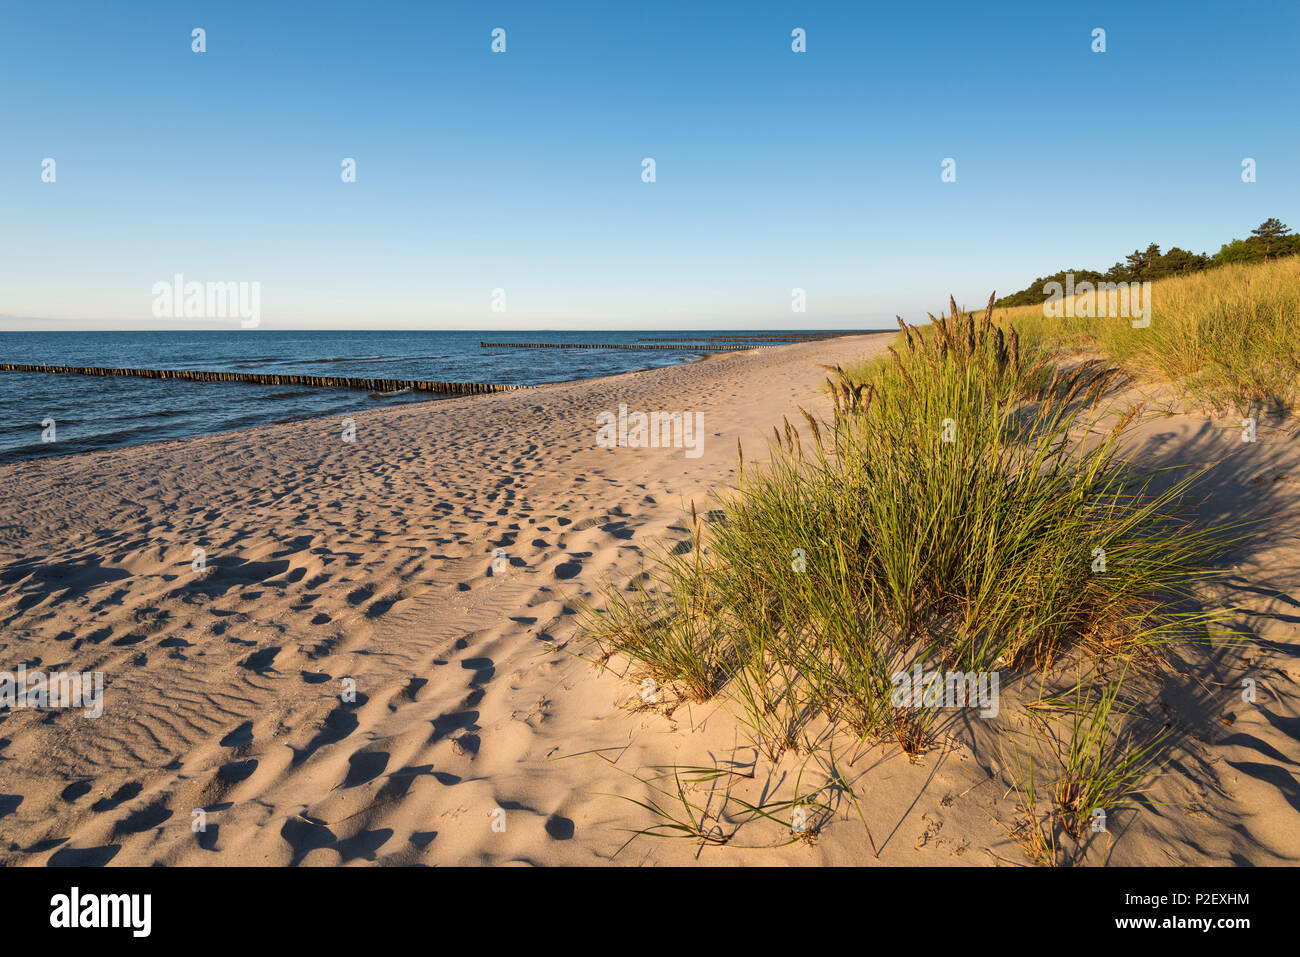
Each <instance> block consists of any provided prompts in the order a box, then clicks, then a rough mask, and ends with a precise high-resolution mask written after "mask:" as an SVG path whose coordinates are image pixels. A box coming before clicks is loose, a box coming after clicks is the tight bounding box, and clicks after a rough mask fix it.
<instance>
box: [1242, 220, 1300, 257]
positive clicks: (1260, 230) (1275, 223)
mask: <svg viewBox="0 0 1300 957" xmlns="http://www.w3.org/2000/svg"><path fill="white" fill-rule="evenodd" d="M1290 234H1291V230H1290V229H1289V228H1288V227H1287V226H1286V224H1285V223H1283V222H1282V221H1281V220H1280V219H1277V218H1276V217H1273V216H1270V217H1269V218H1268V219H1266V220H1264V221H1263V222H1262V223H1260V224H1259V225H1258V226H1256V227H1255V228H1254V229H1252V230H1251V231H1250V239H1249V240H1247V242H1251V243H1254V244H1255V245H1256V246H1258V247H1259V248H1260V249H1261V250H1262V251H1263V253H1264V257H1265V258H1266V259H1272V258H1273V257H1274V256H1283V255H1286V253H1288V252H1289V251H1290V249H1291V241H1290V239H1289V236H1290Z"/></svg>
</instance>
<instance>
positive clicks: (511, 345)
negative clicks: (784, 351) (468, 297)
mask: <svg viewBox="0 0 1300 957" xmlns="http://www.w3.org/2000/svg"><path fill="white" fill-rule="evenodd" d="M766 344H767V343H749V344H745V345H730V344H727V343H712V342H691V343H684V344H682V345H643V346H640V345H635V344H630V343H626V342H617V343H614V342H610V343H603V342H480V343H479V344H478V346H479V348H480V349H634V350H636V351H638V352H644V351H645V350H648V349H670V350H673V351H676V352H731V351H733V350H736V349H756V348H758V347H759V346H760V345H766ZM771 345H778V343H771Z"/></svg>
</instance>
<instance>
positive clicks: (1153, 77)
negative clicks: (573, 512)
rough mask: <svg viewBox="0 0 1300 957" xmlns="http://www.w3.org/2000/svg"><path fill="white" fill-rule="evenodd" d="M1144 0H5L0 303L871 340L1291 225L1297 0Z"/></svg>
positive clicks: (335, 323)
mask: <svg viewBox="0 0 1300 957" xmlns="http://www.w3.org/2000/svg"><path fill="white" fill-rule="evenodd" d="M1137 6H1138V5H1135V4H1132V3H1092V4H1073V3H1070V4H1056V3H1050V4H1049V3H1042V2H1041V0H1040V2H1038V3H1001V4H998V3H990V4H971V3H951V4H949V3H935V2H927V3H917V4H910V3H904V4H876V3H872V4H867V3H862V2H859V3H816V2H813V3H767V2H762V0H754V2H746V3H712V4H706V3H675V2H654V3H644V4H643V3H628V4H621V3H619V4H615V3H609V2H604V3H560V2H556V3H545V4H543V3H537V2H535V0H533V2H527V3H471V2H456V3H409V4H408V3H347V4H335V3H329V2H310V3H241V2H223V3H203V4H187V3H178V2H166V3H130V4H105V3H102V2H86V3H60V2H42V3H26V4H17V3H14V4H9V5H7V8H6V10H5V12H4V14H3V25H2V28H0V315H4V316H9V317H43V318H53V319H63V320H75V321H77V322H78V323H79V324H80V325H81V326H83V327H87V328H102V327H107V326H115V327H116V326H122V325H124V324H126V323H129V322H133V321H137V320H149V319H150V306H151V303H152V292H151V288H152V286H153V284H154V283H156V282H159V281H163V280H170V279H171V277H172V276H173V275H174V274H176V273H181V274H183V275H184V276H185V278H186V279H187V280H198V281H220V282H226V281H247V282H254V281H255V282H259V283H260V284H261V299H262V316H263V326H265V327H267V328H275V327H277V326H279V327H283V326H290V325H297V326H302V325H309V326H320V327H330V328H336V327H346V328H398V327H408V326H422V327H430V328H437V327H446V328H459V329H478V328H484V329H486V328H501V327H507V328H592V329H597V328H599V329H625V328H689V327H692V326H702V327H706V328H723V327H749V328H753V327H777V328H799V327H807V328H830V327H841V326H849V327H882V326H886V325H892V317H893V316H894V314H895V313H902V314H903V315H904V317H906V318H909V319H912V320H915V319H917V318H919V317H923V315H924V311H925V310H926V309H931V310H937V308H938V307H939V306H940V305H941V304H942V303H944V302H946V300H947V296H948V294H949V292H952V293H955V294H956V295H957V298H958V300H959V302H965V303H968V304H971V305H974V304H977V303H979V304H982V303H983V301H984V300H985V299H986V298H987V296H988V293H989V292H990V291H991V290H993V289H994V288H996V289H998V290H1000V291H1001V292H1004V293H1006V292H1011V291H1014V290H1016V289H1019V288H1023V287H1024V286H1026V285H1028V283H1029V282H1030V281H1031V280H1033V279H1034V278H1035V277H1037V276H1040V275H1045V274H1048V273H1050V272H1053V271H1055V270H1057V269H1060V268H1063V267H1071V266H1076V267H1093V268H1097V267H1100V268H1104V267H1106V266H1108V265H1110V264H1111V263H1113V262H1114V261H1116V260H1117V259H1119V258H1121V257H1122V255H1123V254H1124V253H1125V252H1127V251H1130V250H1132V249H1133V248H1135V247H1138V246H1141V247H1145V246H1146V244H1147V243H1149V242H1153V241H1154V242H1158V243H1160V244H1161V245H1162V246H1164V247H1167V246H1170V245H1175V244H1177V245H1180V246H1183V247H1184V248H1191V249H1193V250H1194V251H1197V252H1199V251H1208V252H1211V253H1212V252H1215V251H1216V250H1217V249H1218V247H1219V245H1220V243H1222V242H1223V241H1226V240H1227V239H1229V238H1231V237H1234V236H1238V237H1239V236H1244V235H1245V234H1246V233H1247V232H1248V231H1249V229H1250V228H1251V227H1253V226H1255V225H1257V224H1258V223H1259V222H1260V221H1262V220H1263V219H1265V218H1266V217H1268V216H1274V215H1275V216H1278V217H1280V218H1282V219H1283V220H1284V221H1286V222H1287V223H1288V224H1290V225H1292V226H1293V227H1295V228H1300V202H1297V200H1298V198H1300V187H1298V183H1300V126H1298V125H1297V123H1296V114H1297V107H1296V104H1297V103H1300V71H1297V70H1296V69H1295V68H1294V59H1295V50H1296V42H1297V39H1298V38H1300V29H1298V28H1300V4H1296V3H1295V2H1294V0H1290V2H1255V3H1250V4H1245V5H1238V4H1221V3H1210V2H1203V0H1197V2H1182V3H1148V4H1141V5H1140V6H1141V9H1136V7H1137ZM195 27H202V28H204V29H205V30H206V34H207V38H206V39H207V52H206V53H202V54H198V53H194V52H192V51H191V30H192V29H193V28H195ZM496 27H501V28H504V29H505V30H506V43H507V48H506V52H505V53H504V54H494V53H493V52H491V49H490V44H491V31H492V30H493V28H496ZM796 27H800V28H803V29H804V30H806V32H807V52H806V53H794V52H792V50H791V36H790V34H791V30H792V29H794V28H796ZM1096 27H1101V28H1104V29H1105V30H1106V45H1107V50H1106V52H1105V53H1093V52H1092V51H1091V49H1090V45H1091V42H1092V39H1091V33H1092V30H1093V29H1094V28H1096ZM46 157H51V158H53V159H54V160H55V162H56V164H57V166H56V174H57V180H56V182H54V183H44V182H42V181H41V169H42V165H41V164H42V160H43V159H44V158H46ZM345 157H352V158H355V160H356V163H357V182H355V183H346V184H345V183H343V182H342V181H341V179H340V164H341V162H342V160H343V159H344V158H345ZM644 157H652V158H654V160H655V162H656V174H657V180H656V182H654V183H645V182H642V179H641V169H642V159H643V158H644ZM946 157H952V158H953V159H955V160H956V164H957V165H956V171H957V180H956V182H953V183H943V182H941V181H940V172H941V167H940V164H941V162H942V160H943V159H944V158H946ZM1244 157H1251V158H1254V159H1255V160H1256V162H1257V164H1258V179H1257V182H1255V183H1251V184H1245V183H1242V181H1241V161H1242V159H1243V158H1244ZM796 287H798V288H802V289H805V290H806V292H807V312H806V313H803V314H793V313H792V311H791V290H792V289H794V288H796ZM497 288H500V289H504V290H505V293H506V303H507V311H506V312H505V313H504V314H500V313H494V312H491V311H490V303H491V294H492V290H493V289H497ZM181 323H183V320H181ZM3 326H4V327H6V328H14V327H15V326H19V327H22V326H23V324H21V323H15V322H14V321H13V320H9V321H7V322H5V323H3ZM27 327H30V325H28V326H27Z"/></svg>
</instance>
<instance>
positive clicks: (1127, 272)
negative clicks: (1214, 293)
mask: <svg viewBox="0 0 1300 957" xmlns="http://www.w3.org/2000/svg"><path fill="white" fill-rule="evenodd" d="M1295 255H1300V233H1293V232H1291V230H1290V228H1289V227H1288V226H1287V225H1286V224H1285V223H1283V222H1282V221H1281V220H1280V219H1277V218H1275V217H1270V218H1269V219H1266V220H1264V222H1262V223H1260V224H1259V225H1258V226H1256V227H1255V228H1254V229H1252V230H1251V231H1250V236H1249V237H1247V238H1246V239H1234V240H1232V241H1231V242H1227V243H1224V244H1223V246H1222V247H1220V249H1219V251H1218V252H1217V253H1215V254H1214V255H1213V256H1210V255H1208V254H1206V253H1192V252H1188V251H1187V250H1186V249H1181V248H1179V247H1178V246H1174V247H1172V248H1170V249H1169V251H1168V252H1163V253H1162V252H1161V251H1160V247H1159V246H1158V245H1157V244H1155V243H1152V244H1151V245H1149V246H1147V248H1146V249H1135V250H1133V252H1131V253H1129V254H1128V255H1127V256H1125V257H1124V258H1123V260H1121V261H1120V262H1117V263H1115V265H1113V266H1111V267H1110V268H1109V269H1108V270H1106V271H1105V272H1098V271H1096V270H1095V269H1062V270H1061V271H1060V272H1057V273H1053V274H1052V275H1050V276H1043V277H1042V278H1039V279H1035V280H1034V281H1033V283H1031V284H1030V285H1029V287H1028V288H1026V289H1022V290H1020V292H1017V293H1013V294H1011V295H1010V296H1003V297H1002V298H1001V299H999V300H998V301H997V305H999V306H1032V305H1036V304H1038V303H1040V302H1044V301H1046V300H1047V298H1048V295H1049V294H1048V293H1047V292H1046V291H1045V289H1046V286H1047V284H1048V283H1051V282H1057V283H1060V284H1061V285H1062V286H1064V285H1065V277H1066V275H1067V274H1071V275H1073V276H1074V281H1075V283H1076V284H1077V283H1080V282H1084V281H1087V282H1092V283H1098V282H1147V281H1155V280H1157V279H1164V278H1167V277H1169V276H1183V275H1186V274H1188V273H1193V272H1200V271H1201V270H1202V269H1210V268H1212V267H1214V266H1226V265H1227V264H1229V263H1241V262H1256V261H1259V260H1264V259H1277V258H1278V257H1280V256H1295Z"/></svg>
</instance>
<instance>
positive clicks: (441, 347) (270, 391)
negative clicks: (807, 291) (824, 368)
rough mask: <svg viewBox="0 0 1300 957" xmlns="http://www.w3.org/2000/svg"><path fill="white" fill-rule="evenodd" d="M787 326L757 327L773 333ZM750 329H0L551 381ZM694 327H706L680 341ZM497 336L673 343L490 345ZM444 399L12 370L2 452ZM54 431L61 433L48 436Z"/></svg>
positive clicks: (150, 357) (61, 350) (219, 367)
mask: <svg viewBox="0 0 1300 957" xmlns="http://www.w3.org/2000/svg"><path fill="white" fill-rule="evenodd" d="M784 331H786V332H791V331H793V330H784ZM814 331H816V330H798V332H799V333H801V334H807V333H808V332H814ZM782 332H783V330H770V329H764V330H755V334H760V335H764V336H771V335H779V334H781V333H782ZM745 334H746V333H745V332H744V331H742V330H692V331H690V332H666V331H663V330H658V331H620V332H606V333H598V332H590V331H584V332H505V331H496V332H491V333H485V332H481V331H434V330H429V331H397V330H392V331H378V330H371V331H364V332H361V331H311V330H301V331H292V330H203V331H199V330H194V331H172V332H0V363H3V362H12V363H20V364H24V365H57V366H96V367H106V368H115V369H176V370H182V369H183V370H213V371H224V372H259V373H288V374H293V375H321V376H335V377H356V378H367V379H415V380H434V381H441V382H481V383H493V384H497V385H540V384H542V383H550V382H570V381H574V380H578V379H588V378H594V377H597V376H605V375H614V374H617V373H620V372H630V371H633V370H637V369H651V368H656V367H659V366H668V365H676V364H678V363H683V362H690V361H693V360H695V359H698V358H699V357H700V356H701V354H702V349H701V347H700V346H699V345H698V342H699V341H701V340H705V339H708V338H709V337H711V336H714V335H718V336H739V335H745ZM687 336H689V337H691V338H692V339H693V340H695V341H694V342H691V343H673V342H669V340H673V339H676V340H681V339H682V338H684V337H687ZM485 340H486V341H491V342H522V343H565V342H568V343H600V344H613V345H632V346H640V347H644V346H647V345H655V344H668V345H671V346H673V348H669V349H648V348H634V349H500V348H481V347H480V343H481V342H482V341H485ZM647 340H652V341H647ZM430 401H433V402H436V401H442V400H440V399H439V398H438V397H437V396H434V395H431V394H430V393H426V392H415V393H412V392H405V393H398V394H395V395H379V394H371V393H368V392H366V391H365V390H360V389H335V388H315V387H308V386H275V385H254V384H250V383H241V382H191V381H184V380H181V381H177V380H156V379H141V378H125V377H122V378H99V377H92V376H80V375H62V374H51V373H35V372H5V371H0V463H4V462H14V461H19V460H23V459H31V458H37V457H42V456H51V455H67V454H75V453H81V452H89V451H93V450H97V449H108V448H115V447H118V446H126V445H137V444H141V443H145V442H157V441H161V440H165V439H178V438H185V437H187V436H193V435H206V434H211V433H217V432H228V431H233V430H235V429H242V428H249V427H252V426H259V425H267V424H271V423H276V422H290V421H294V420H298V419H307V418H315V417H320V416H334V415H340V414H345V413H349V412H358V411H362V410H365V409H374V408H380V407H384V406H394V405H402V404H405V403H410V402H430ZM50 423H52V426H53V427H52V430H51V428H50ZM50 438H52V439H53V441H47V439H50Z"/></svg>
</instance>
